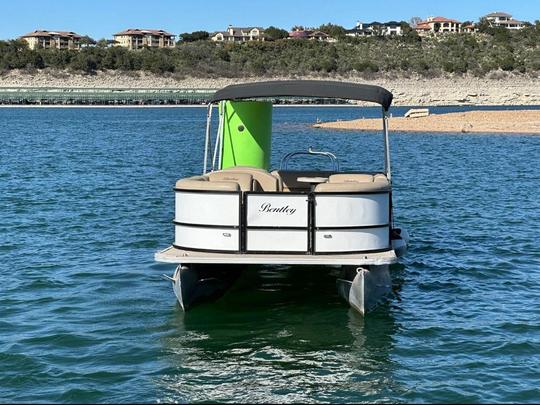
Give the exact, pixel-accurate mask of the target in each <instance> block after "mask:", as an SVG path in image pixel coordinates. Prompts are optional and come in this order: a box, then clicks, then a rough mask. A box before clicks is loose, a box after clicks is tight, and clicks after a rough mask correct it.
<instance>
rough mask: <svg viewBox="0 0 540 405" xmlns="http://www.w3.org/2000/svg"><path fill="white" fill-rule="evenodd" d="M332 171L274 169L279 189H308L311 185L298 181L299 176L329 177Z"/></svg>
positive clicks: (273, 173)
mask: <svg viewBox="0 0 540 405" xmlns="http://www.w3.org/2000/svg"><path fill="white" fill-rule="evenodd" d="M333 173H334V172H329V171H321V170H274V171H273V172H272V175H274V176H275V177H276V178H277V179H278V181H279V188H280V191H285V192H287V191H310V190H311V185H310V184H309V183H303V182H300V181H298V178H299V177H330V176H331V175H332V174H333Z"/></svg>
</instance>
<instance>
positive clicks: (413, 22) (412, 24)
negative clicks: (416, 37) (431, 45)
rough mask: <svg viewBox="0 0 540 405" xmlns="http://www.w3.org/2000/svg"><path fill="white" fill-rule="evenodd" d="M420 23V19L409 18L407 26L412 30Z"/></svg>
mask: <svg viewBox="0 0 540 405" xmlns="http://www.w3.org/2000/svg"><path fill="white" fill-rule="evenodd" d="M420 22H422V19H421V18H420V17H411V19H410V20H409V25H410V26H411V27H412V28H416V26H417V25H418V23H420Z"/></svg>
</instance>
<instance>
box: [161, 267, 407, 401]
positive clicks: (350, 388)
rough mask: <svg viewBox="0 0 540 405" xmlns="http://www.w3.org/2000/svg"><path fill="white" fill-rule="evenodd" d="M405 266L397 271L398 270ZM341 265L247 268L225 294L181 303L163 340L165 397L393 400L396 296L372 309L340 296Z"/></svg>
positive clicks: (395, 389)
mask: <svg viewBox="0 0 540 405" xmlns="http://www.w3.org/2000/svg"><path fill="white" fill-rule="evenodd" d="M399 271H400V270H398V272H399ZM338 273H339V269H338V268H323V267H321V268H309V269H306V268H302V267H285V266H284V267H263V268H260V269H253V271H245V272H244V275H243V276H242V277H241V279H240V280H239V281H238V283H237V284H236V285H235V287H234V288H233V289H232V290H230V291H229V292H228V293H227V294H226V295H225V296H224V297H223V298H222V299H221V300H219V301H217V302H214V303H208V304H204V305H201V306H199V307H196V308H193V309H192V310H191V311H190V312H188V313H186V314H184V313H183V312H182V311H181V310H180V308H179V307H178V306H175V308H174V309H173V310H172V317H171V319H170V325H169V328H170V330H171V333H169V334H168V335H167V337H165V338H164V340H163V351H164V360H165V361H166V362H167V363H168V364H169V365H170V367H169V369H168V370H167V372H166V373H164V374H163V375H162V376H161V377H160V378H159V380H158V381H157V384H158V386H159V388H158V391H160V392H162V393H163V398H161V399H162V400H164V401H178V400H181V401H189V402H198V401H231V400H235V401H239V402H250V401H257V402H299V401H300V402H319V401H323V402H351V401H352V402H357V401H370V400H371V401H375V400H377V401H380V400H384V399H387V400H391V399H392V398H396V396H399V394H398V393H399V392H401V391H403V389H402V388H400V387H399V386H398V385H397V383H395V382H394V381H393V371H394V363H393V361H392V359H391V355H390V353H391V350H392V347H393V344H394V341H393V336H394V334H395V333H396V331H397V329H398V326H397V325H396V323H395V321H394V318H393V316H392V309H391V305H390V304H388V303H387V304H384V305H382V306H381V307H379V308H378V309H376V310H375V311H374V312H372V313H370V314H369V315H368V317H367V318H363V317H361V316H360V315H358V314H357V313H356V312H354V311H353V310H351V309H349V308H348V307H347V304H346V303H345V302H342V301H341V299H340V298H339V297H338V295H337V290H336V286H335V283H336V276H337V274H338Z"/></svg>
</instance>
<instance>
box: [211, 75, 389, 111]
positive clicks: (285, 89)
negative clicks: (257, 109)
mask: <svg viewBox="0 0 540 405" xmlns="http://www.w3.org/2000/svg"><path fill="white" fill-rule="evenodd" d="M268 97H316V98H336V99H344V100H358V101H368V102H372V103H377V104H380V105H381V106H382V107H383V108H384V110H385V111H388V109H389V108H390V105H391V104H392V98H393V96H392V93H390V92H389V91H388V90H386V89H384V88H382V87H379V86H371V85H368V84H358V83H346V82H335V81H328V80H324V81H323V80H281V81H269V82H255V83H245V84H235V85H232V86H227V87H224V88H223V89H221V90H219V91H217V92H216V93H215V94H214V96H213V97H212V98H211V99H210V103H215V102H218V101H223V100H245V99H250V98H268Z"/></svg>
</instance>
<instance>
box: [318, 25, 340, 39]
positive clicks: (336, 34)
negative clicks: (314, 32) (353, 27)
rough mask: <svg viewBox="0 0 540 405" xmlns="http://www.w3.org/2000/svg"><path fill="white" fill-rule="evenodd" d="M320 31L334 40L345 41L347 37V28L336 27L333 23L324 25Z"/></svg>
mask: <svg viewBox="0 0 540 405" xmlns="http://www.w3.org/2000/svg"><path fill="white" fill-rule="evenodd" d="M318 30H319V31H322V32H324V33H325V34H328V35H330V36H331V37H332V38H335V39H343V38H345V36H346V35H345V28H343V27H342V26H341V25H336V24H332V23H328V24H323V25H321V26H320V27H319V28H318Z"/></svg>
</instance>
